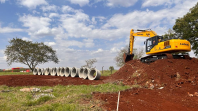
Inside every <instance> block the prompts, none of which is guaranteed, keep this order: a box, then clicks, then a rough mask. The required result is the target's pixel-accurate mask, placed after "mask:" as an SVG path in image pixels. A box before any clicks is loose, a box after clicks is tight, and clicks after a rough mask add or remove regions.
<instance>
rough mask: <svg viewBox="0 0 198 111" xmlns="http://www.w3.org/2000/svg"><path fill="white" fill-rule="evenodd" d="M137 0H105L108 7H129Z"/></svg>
mask: <svg viewBox="0 0 198 111" xmlns="http://www.w3.org/2000/svg"><path fill="white" fill-rule="evenodd" d="M136 2H137V0H124V1H123V0H107V4H106V5H107V6H109V7H116V6H123V7H130V6H133V5H134V4H135V3H136Z"/></svg>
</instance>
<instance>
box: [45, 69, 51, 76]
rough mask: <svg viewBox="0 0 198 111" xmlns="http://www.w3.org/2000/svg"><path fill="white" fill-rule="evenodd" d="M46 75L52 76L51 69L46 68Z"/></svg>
mask: <svg viewBox="0 0 198 111" xmlns="http://www.w3.org/2000/svg"><path fill="white" fill-rule="evenodd" d="M44 75H46V76H47V75H50V68H46V69H45V73H44Z"/></svg>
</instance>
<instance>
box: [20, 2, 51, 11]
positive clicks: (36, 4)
mask: <svg viewBox="0 0 198 111" xmlns="http://www.w3.org/2000/svg"><path fill="white" fill-rule="evenodd" d="M18 1H19V4H20V5H23V6H25V7H28V8H31V9H32V8H36V7H37V6H39V5H47V4H48V3H47V2H46V1H45V0H18Z"/></svg>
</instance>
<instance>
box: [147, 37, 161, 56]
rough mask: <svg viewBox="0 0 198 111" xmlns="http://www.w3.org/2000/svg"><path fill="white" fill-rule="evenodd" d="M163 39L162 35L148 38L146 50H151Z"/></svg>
mask: <svg viewBox="0 0 198 111" xmlns="http://www.w3.org/2000/svg"><path fill="white" fill-rule="evenodd" d="M162 39H163V37H162V36H154V37H151V38H148V39H146V52H150V50H151V49H152V48H153V47H154V46H155V45H157V44H158V43H159V42H161V41H162Z"/></svg>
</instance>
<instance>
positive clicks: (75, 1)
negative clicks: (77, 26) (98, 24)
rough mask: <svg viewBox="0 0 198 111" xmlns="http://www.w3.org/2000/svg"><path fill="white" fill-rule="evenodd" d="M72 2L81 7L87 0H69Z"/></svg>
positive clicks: (87, 2)
mask: <svg viewBox="0 0 198 111" xmlns="http://www.w3.org/2000/svg"><path fill="white" fill-rule="evenodd" d="M69 1H70V2H71V3H72V4H78V5H80V6H81V7H82V6H85V5H87V4H89V0H69Z"/></svg>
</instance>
